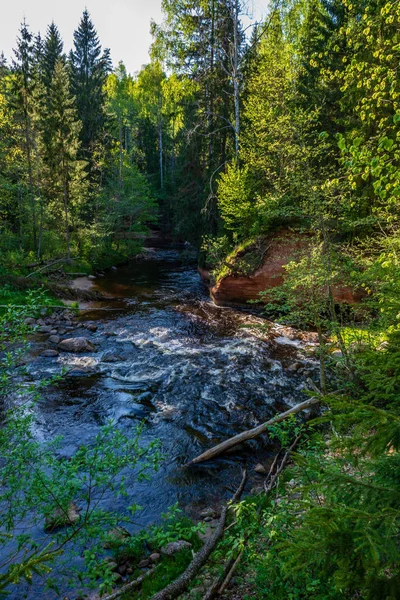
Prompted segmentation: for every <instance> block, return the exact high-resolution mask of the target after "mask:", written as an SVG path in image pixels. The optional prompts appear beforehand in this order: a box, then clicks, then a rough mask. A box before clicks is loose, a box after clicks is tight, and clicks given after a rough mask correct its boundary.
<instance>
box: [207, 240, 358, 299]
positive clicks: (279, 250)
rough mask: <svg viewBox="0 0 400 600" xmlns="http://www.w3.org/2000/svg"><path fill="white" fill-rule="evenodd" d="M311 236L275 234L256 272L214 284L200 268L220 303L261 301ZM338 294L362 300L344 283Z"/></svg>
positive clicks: (340, 297)
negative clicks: (264, 293)
mask: <svg viewBox="0 0 400 600" xmlns="http://www.w3.org/2000/svg"><path fill="white" fill-rule="evenodd" d="M310 239H311V237H310V235H306V234H299V233H292V232H290V231H282V232H279V233H277V234H275V235H274V236H273V237H271V239H270V240H268V242H267V243H266V246H267V251H266V252H265V256H264V258H263V261H262V264H261V265H260V266H259V268H258V269H257V270H256V271H255V272H254V273H253V274H252V275H248V276H247V275H246V276H245V275H228V276H226V277H223V278H222V279H220V280H219V281H218V282H217V283H216V284H215V285H211V283H210V275H209V273H208V272H207V271H206V270H205V269H199V272H200V275H201V277H202V278H203V280H204V281H205V282H206V283H207V284H208V285H210V294H211V298H212V299H213V300H214V302H215V303H216V304H217V305H220V306H237V305H245V304H246V303H247V302H248V301H249V300H260V296H259V294H260V292H263V291H265V290H268V289H271V288H274V287H276V286H278V285H280V284H281V283H282V281H283V277H284V273H285V271H284V268H283V267H284V266H285V265H287V264H288V263H289V262H290V261H292V260H295V259H296V256H297V255H298V254H299V252H300V251H304V249H306V248H307V246H308V245H309V243H310ZM334 297H335V300H336V301H337V302H347V303H349V304H353V303H355V302H359V301H360V294H359V293H355V292H354V291H353V290H351V289H350V288H348V287H344V286H343V287H336V288H335V290H334Z"/></svg>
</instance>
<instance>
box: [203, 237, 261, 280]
mask: <svg viewBox="0 0 400 600" xmlns="http://www.w3.org/2000/svg"><path fill="white" fill-rule="evenodd" d="M264 247H265V240H264V238H251V239H248V240H245V241H244V242H242V243H241V244H238V245H237V246H236V247H235V248H234V250H232V252H231V253H230V254H228V256H227V257H226V258H225V260H224V261H223V262H222V263H221V264H220V265H219V266H218V267H217V268H216V270H215V271H214V272H213V275H214V277H215V279H216V282H217V283H218V281H221V279H223V278H224V277H227V276H229V275H242V276H248V275H251V274H252V273H254V271H255V270H256V269H257V268H258V267H259V264H260V261H261V260H262V256H263V250H264Z"/></svg>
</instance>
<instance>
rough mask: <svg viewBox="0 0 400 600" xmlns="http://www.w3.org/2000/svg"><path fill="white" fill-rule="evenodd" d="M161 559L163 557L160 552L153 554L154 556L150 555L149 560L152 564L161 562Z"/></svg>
mask: <svg viewBox="0 0 400 600" xmlns="http://www.w3.org/2000/svg"><path fill="white" fill-rule="evenodd" d="M160 558H161V555H160V554H158V552H153V554H150V556H149V560H150V561H151V562H152V563H157V562H158V561H159V560H160Z"/></svg>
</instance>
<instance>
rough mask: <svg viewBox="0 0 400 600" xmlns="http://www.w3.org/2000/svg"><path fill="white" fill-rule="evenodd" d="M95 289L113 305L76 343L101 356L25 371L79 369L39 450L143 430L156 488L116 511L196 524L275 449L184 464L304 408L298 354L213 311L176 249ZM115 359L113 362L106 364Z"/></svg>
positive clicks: (60, 392) (138, 490)
mask: <svg viewBox="0 0 400 600" xmlns="http://www.w3.org/2000/svg"><path fill="white" fill-rule="evenodd" d="M96 287H97V288H98V289H99V290H100V291H102V292H103V293H106V294H107V295H108V296H109V300H107V301H105V302H101V303H97V305H94V306H93V308H92V310H91V311H86V312H85V316H84V317H83V320H84V321H85V320H91V321H96V324H97V325H98V329H97V331H96V332H94V333H88V332H87V331H86V330H83V329H82V328H81V329H77V330H76V331H73V332H71V334H70V336H81V335H85V336H87V337H90V339H91V340H92V341H93V342H94V343H95V344H96V347H97V352H95V353H90V354H89V353H88V354H68V353H62V354H61V355H60V357H59V358H58V359H56V360H54V359H43V358H39V359H37V360H35V361H34V362H32V363H31V364H30V366H29V371H30V374H31V377H32V379H37V378H40V377H42V376H44V375H47V374H49V373H54V372H57V371H59V370H60V368H61V366H65V367H68V368H71V367H72V368H73V369H74V371H73V373H72V374H71V375H70V376H68V377H66V378H65V380H64V381H63V382H62V383H61V384H60V385H58V387H57V388H52V389H48V390H46V391H45V393H44V395H43V398H42V400H41V401H40V402H39V404H38V405H37V408H36V411H37V415H36V417H37V418H36V429H35V433H36V435H37V437H38V439H40V440H43V441H44V440H49V439H52V438H53V437H54V436H56V435H61V436H62V437H63V441H62V454H63V455H64V456H68V455H71V454H72V453H73V452H74V451H75V450H76V448H77V447H78V446H79V445H80V444H82V443H90V441H91V440H92V439H93V437H94V436H95V435H96V434H97V433H98V431H99V427H100V426H101V425H103V424H105V423H106V422H107V421H108V420H110V419H112V420H113V421H114V422H115V427H120V428H121V429H122V430H123V431H124V432H125V433H128V434H129V432H133V430H134V428H135V426H136V425H137V424H138V423H140V422H141V421H144V422H145V429H144V433H143V436H142V443H143V444H146V443H147V442H149V441H151V440H154V439H156V438H157V439H160V441H161V447H162V453H163V456H164V460H163V462H162V464H161V468H160V470H159V471H158V472H157V473H153V474H151V477H150V480H149V481H146V482H141V483H137V482H135V481H134V480H132V481H130V480H128V482H127V487H128V490H129V497H128V498H126V499H121V500H119V501H118V502H113V506H112V507H113V508H114V509H117V510H119V511H121V512H122V513H123V512H124V511H125V510H126V507H127V506H128V505H130V504H132V502H136V503H138V504H139V505H141V506H142V507H143V509H142V510H141V511H140V512H139V513H138V514H137V515H136V517H135V522H136V524H135V526H133V527H132V529H140V528H142V527H144V526H146V525H148V524H150V523H154V522H157V521H159V520H160V515H161V513H162V512H165V511H166V510H167V508H168V507H169V506H171V505H173V504H175V503H176V502H178V503H179V505H180V506H181V507H182V509H183V510H184V511H185V512H186V513H187V514H188V515H190V516H196V514H198V512H199V510H201V509H202V508H204V507H206V506H214V505H217V504H218V503H221V502H223V501H225V499H226V498H228V497H229V495H230V493H231V490H232V489H233V487H234V486H235V484H236V482H238V481H239V479H240V467H241V464H242V463H243V462H245V461H246V462H247V463H248V464H249V465H250V470H251V467H252V466H254V464H255V463H256V462H257V461H259V460H260V457H265V455H266V453H267V454H268V446H266V444H265V443H264V445H262V444H261V445H260V443H259V442H257V443H256V442H253V443H252V444H249V445H247V446H246V448H242V449H240V451H238V450H236V451H235V452H234V453H233V454H230V455H229V456H224V457H222V458H220V459H218V460H215V461H213V462H212V463H209V464H205V465H202V466H197V467H196V468H184V467H183V465H185V463H187V462H188V461H189V460H190V459H191V458H193V457H195V456H196V455H197V454H199V453H200V452H202V451H204V450H205V449H207V448H209V447H211V446H212V445H213V444H215V443H217V442H218V441H221V440H223V439H225V438H227V437H230V436H232V435H234V434H235V433H238V432H239V431H242V430H245V429H248V428H250V427H253V426H255V425H257V424H259V423H260V422H262V421H263V420H266V419H267V418H268V417H270V416H271V415H272V414H274V413H275V412H276V411H277V410H282V409H283V408H285V407H287V406H288V405H292V404H295V403H296V402H298V401H299V400H300V399H301V398H302V397H303V396H302V390H303V388H304V383H303V378H302V377H301V376H299V375H298V374H294V373H290V372H289V371H288V370H286V368H285V367H287V366H288V365H289V364H290V363H291V362H293V360H295V358H294V357H295V354H296V353H298V352H301V351H302V350H301V348H299V347H298V346H299V344H298V343H297V342H296V341H291V340H288V339H287V338H285V337H283V336H281V337H280V338H278V339H277V341H278V342H280V343H276V341H275V342H274V343H272V342H271V341H268V340H267V341H264V340H263V339H260V337H257V336H256V335H254V332H251V331H250V330H249V326H248V325H249V319H250V318H249V316H248V313H246V312H243V311H240V310H235V309H229V308H218V307H216V306H214V305H213V304H212V302H211V301H210V300H209V297H208V291H207V289H206V288H205V286H204V285H203V283H202V282H201V280H200V278H199V275H198V273H197V270H196V268H195V266H194V265H185V264H182V263H181V261H180V253H179V251H178V250H174V249H161V250H158V251H157V252H156V253H155V254H154V255H153V259H152V260H148V261H145V262H140V263H139V262H138V263H133V264H130V265H128V266H124V267H121V268H119V269H118V270H117V271H111V272H110V273H109V274H107V275H106V277H104V278H99V279H98V280H97V281H96ZM96 307H97V308H99V307H101V308H106V307H108V308H111V309H113V310H109V311H104V310H102V311H99V310H96ZM255 320H257V319H250V321H251V322H253V321H255ZM70 336H68V337H70ZM110 355H114V356H113V360H114V361H115V362H106V361H107V360H108V359H109V358H110ZM103 359H106V360H103ZM252 477H253V480H252V481H250V483H249V487H251V485H256V484H257V475H253V476H252ZM254 478H255V479H254ZM261 481H262V480H261V478H260V479H259V484H260V483H261ZM37 535H39V532H38V534H37ZM22 597H27V598H29V599H35V600H36V599H38V598H46V599H47V598H49V599H50V598H57V597H59V596H58V595H57V594H53V593H52V592H46V593H45V592H43V590H41V589H40V586H39V587H38V585H36V584H34V585H33V586H32V587H31V588H30V590H29V591H28V592H27V593H26V595H23V594H22V592H21V590H20V591H19V592H18V593H17V595H13V594H12V595H11V598H15V599H16V598H18V599H19V598H22ZM70 597H71V598H74V597H75V596H74V595H73V594H72V593H71V596H70Z"/></svg>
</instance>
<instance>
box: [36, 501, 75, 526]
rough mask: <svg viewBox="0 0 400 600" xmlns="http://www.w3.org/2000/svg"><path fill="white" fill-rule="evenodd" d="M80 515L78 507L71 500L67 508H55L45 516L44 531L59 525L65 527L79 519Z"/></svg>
mask: <svg viewBox="0 0 400 600" xmlns="http://www.w3.org/2000/svg"><path fill="white" fill-rule="evenodd" d="M79 518H80V515H79V510H78V507H77V506H76V505H75V504H74V503H73V502H71V503H70V505H69V506H68V508H66V509H65V510H63V509H62V508H55V509H54V511H53V512H52V514H51V515H49V516H48V517H47V518H46V521H45V525H44V529H45V531H53V529H59V528H60V527H67V526H68V525H73V524H74V523H76V522H77V521H79Z"/></svg>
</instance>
